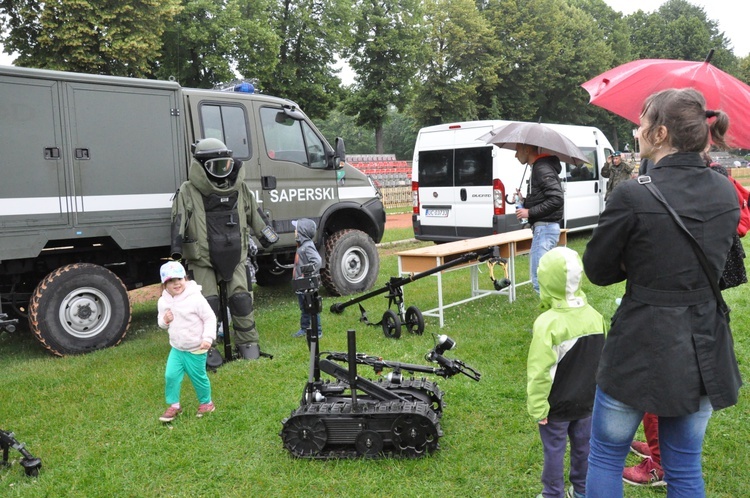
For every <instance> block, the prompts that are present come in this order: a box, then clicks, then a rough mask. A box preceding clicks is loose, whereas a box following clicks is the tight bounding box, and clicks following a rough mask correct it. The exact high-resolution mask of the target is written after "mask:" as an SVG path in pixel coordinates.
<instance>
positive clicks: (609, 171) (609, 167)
mask: <svg viewBox="0 0 750 498" xmlns="http://www.w3.org/2000/svg"><path fill="white" fill-rule="evenodd" d="M632 173H633V165H632V164H629V163H623V162H622V157H620V152H618V151H615V152H613V153H612V155H610V156H609V157H608V158H607V164H605V165H604V167H603V168H602V176H603V177H604V178H609V181H608V182H607V192H606V193H605V194H604V200H605V201H606V200H607V199H608V198H609V194H611V193H612V190H614V188H615V187H616V186H617V185H618V184H619V183H620V182H624V181H625V180H630V178H631V174H632Z"/></svg>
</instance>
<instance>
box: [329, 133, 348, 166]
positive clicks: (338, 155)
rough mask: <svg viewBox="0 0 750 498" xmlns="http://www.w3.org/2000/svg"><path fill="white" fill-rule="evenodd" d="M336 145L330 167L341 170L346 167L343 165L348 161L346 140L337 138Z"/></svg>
mask: <svg viewBox="0 0 750 498" xmlns="http://www.w3.org/2000/svg"><path fill="white" fill-rule="evenodd" d="M334 144H335V145H334V146H333V149H334V151H333V157H331V158H330V159H329V162H328V165H329V167H330V168H333V169H341V168H343V167H344V165H343V164H342V163H343V162H344V161H346V148H345V147H344V139H343V138H341V137H336V141H335V142H334Z"/></svg>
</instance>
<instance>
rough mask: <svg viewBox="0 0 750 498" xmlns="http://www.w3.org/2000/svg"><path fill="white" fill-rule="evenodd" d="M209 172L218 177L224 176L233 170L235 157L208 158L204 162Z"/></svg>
mask: <svg viewBox="0 0 750 498" xmlns="http://www.w3.org/2000/svg"><path fill="white" fill-rule="evenodd" d="M203 167H204V168H206V171H208V174H210V175H211V176H215V177H216V178H224V177H226V176H227V175H229V173H231V172H232V168H233V167H234V159H232V158H231V157H217V158H215V159H206V161H204V163H203Z"/></svg>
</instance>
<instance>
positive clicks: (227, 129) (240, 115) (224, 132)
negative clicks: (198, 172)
mask: <svg viewBox="0 0 750 498" xmlns="http://www.w3.org/2000/svg"><path fill="white" fill-rule="evenodd" d="M201 118H202V120H201V121H202V125H203V137H204V138H218V139H219V140H221V141H222V142H224V143H225V144H226V146H227V147H228V148H229V149H231V150H232V151H233V152H234V157H236V158H238V159H247V158H249V157H250V155H251V154H250V140H249V139H248V138H247V137H248V133H247V131H248V130H247V125H246V123H247V120H246V119H245V109H244V108H243V107H240V106H236V105H218V104H204V105H202V106H201Z"/></svg>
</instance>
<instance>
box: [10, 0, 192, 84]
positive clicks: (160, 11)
mask: <svg viewBox="0 0 750 498" xmlns="http://www.w3.org/2000/svg"><path fill="white" fill-rule="evenodd" d="M179 10H180V6H179V0H133V1H129V2H111V1H108V0H59V1H57V2H43V1H38V0H2V1H1V2H0V16H4V17H5V18H6V30H5V31H6V33H5V34H4V36H3V38H2V42H3V43H4V44H5V48H6V50H7V51H8V52H14V51H15V52H17V53H18V54H19V55H18V58H17V59H16V60H15V64H16V65H18V66H25V67H37V68H45V69H57V70H66V71H77V72H84V73H94V74H112V75H117V76H136V77H145V76H147V75H148V74H149V73H150V69H151V68H150V64H151V61H153V60H155V59H156V58H157V57H158V55H159V52H160V50H161V35H162V33H163V32H164V27H165V25H166V23H167V22H168V21H170V20H171V19H172V18H173V17H174V16H175V15H176V14H177V13H178V12H179Z"/></svg>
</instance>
